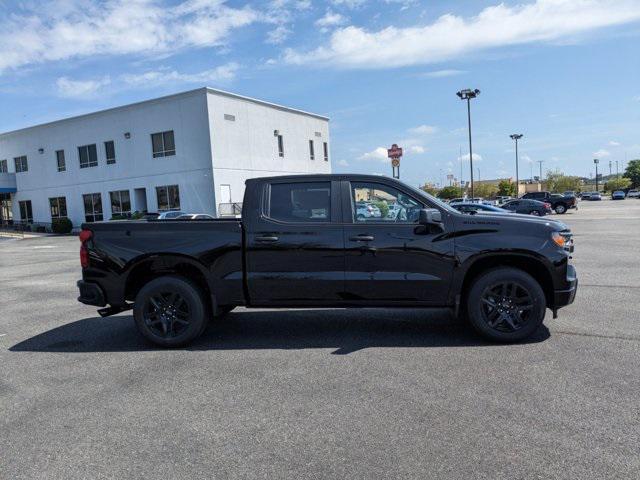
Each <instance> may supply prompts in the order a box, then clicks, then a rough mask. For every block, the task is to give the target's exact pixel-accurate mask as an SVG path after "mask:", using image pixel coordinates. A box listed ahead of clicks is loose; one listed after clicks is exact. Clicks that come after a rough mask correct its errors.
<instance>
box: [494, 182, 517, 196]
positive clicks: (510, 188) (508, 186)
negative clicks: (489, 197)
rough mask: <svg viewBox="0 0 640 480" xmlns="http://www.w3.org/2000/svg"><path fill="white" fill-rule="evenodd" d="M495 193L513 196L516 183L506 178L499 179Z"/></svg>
mask: <svg viewBox="0 0 640 480" xmlns="http://www.w3.org/2000/svg"><path fill="white" fill-rule="evenodd" d="M497 195H500V196H509V197H514V196H515V195H516V184H515V183H513V182H511V181H509V180H507V179H505V180H500V183H498V192H497Z"/></svg>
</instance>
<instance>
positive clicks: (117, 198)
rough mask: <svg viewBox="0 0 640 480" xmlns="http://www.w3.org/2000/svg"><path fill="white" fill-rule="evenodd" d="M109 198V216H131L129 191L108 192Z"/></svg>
mask: <svg viewBox="0 0 640 480" xmlns="http://www.w3.org/2000/svg"><path fill="white" fill-rule="evenodd" d="M109 197H111V214H112V215H122V216H125V217H126V216H129V215H131V198H130V197H129V190H119V191H117V192H109Z"/></svg>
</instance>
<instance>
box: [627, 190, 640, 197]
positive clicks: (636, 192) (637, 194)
mask: <svg viewBox="0 0 640 480" xmlns="http://www.w3.org/2000/svg"><path fill="white" fill-rule="evenodd" d="M627 198H640V190H629V192H628V193H627Z"/></svg>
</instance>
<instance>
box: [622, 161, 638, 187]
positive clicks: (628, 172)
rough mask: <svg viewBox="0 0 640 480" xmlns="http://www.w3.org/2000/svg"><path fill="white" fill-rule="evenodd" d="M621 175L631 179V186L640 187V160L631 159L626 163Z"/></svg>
mask: <svg viewBox="0 0 640 480" xmlns="http://www.w3.org/2000/svg"><path fill="white" fill-rule="evenodd" d="M623 177H625V178H628V179H629V180H631V187H633V188H638V187H640V160H631V161H630V162H629V163H628V164H627V168H626V169H625V171H624V175H623Z"/></svg>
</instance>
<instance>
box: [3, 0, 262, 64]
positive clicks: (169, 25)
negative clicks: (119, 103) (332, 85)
mask: <svg viewBox="0 0 640 480" xmlns="http://www.w3.org/2000/svg"><path fill="white" fill-rule="evenodd" d="M20 5H21V7H20V8H21V9H20V10H19V11H18V12H17V13H15V14H13V15H5V16H4V18H3V19H2V20H0V32H1V33H0V52H2V55H0V73H1V72H2V71H3V70H6V69H9V68H12V69H15V68H20V67H24V66H27V65H33V64H38V63H44V62H51V61H62V60H69V59H74V58H87V57H95V56H101V55H131V54H133V55H139V56H150V55H158V54H163V55H170V54H174V53H176V52H179V51H181V50H184V49H186V48H197V47H213V46H218V47H220V46H224V45H226V44H227V43H228V40H229V37H230V35H231V33H232V32H233V31H234V30H236V29H238V28H241V27H244V26H246V25H249V24H251V23H254V22H256V21H258V20H259V15H258V13H257V12H255V11H254V10H252V9H251V8H250V7H244V8H233V7H228V6H226V4H225V3H224V1H221V0H216V1H205V0H185V1H182V2H181V3H178V4H177V5H174V6H167V5H164V4H162V3H161V2H160V1H159V0H111V1H108V2H99V1H98V0H65V1H64V2H61V1H58V2H54V6H55V7H56V8H54V6H51V5H50V6H42V5H40V3H39V2H32V3H31V2H30V3H26V2H23V3H21V4H20Z"/></svg>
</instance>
